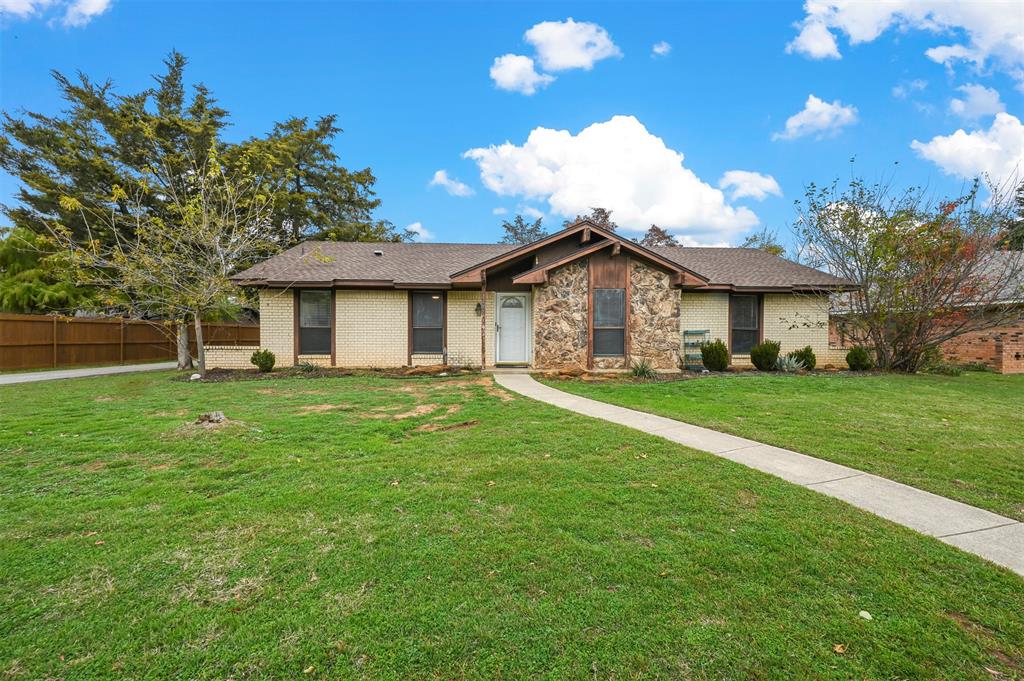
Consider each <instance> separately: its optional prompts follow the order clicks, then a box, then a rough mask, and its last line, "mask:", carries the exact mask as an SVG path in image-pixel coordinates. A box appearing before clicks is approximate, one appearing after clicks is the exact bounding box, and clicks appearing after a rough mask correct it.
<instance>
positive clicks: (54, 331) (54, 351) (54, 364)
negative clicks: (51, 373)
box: [53, 316, 57, 369]
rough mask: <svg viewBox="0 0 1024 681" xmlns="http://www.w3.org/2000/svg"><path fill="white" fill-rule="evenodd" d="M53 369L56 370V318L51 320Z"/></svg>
mask: <svg viewBox="0 0 1024 681" xmlns="http://www.w3.org/2000/svg"><path fill="white" fill-rule="evenodd" d="M53 368H54V369H56V368H57V317H56V316H54V318H53Z"/></svg>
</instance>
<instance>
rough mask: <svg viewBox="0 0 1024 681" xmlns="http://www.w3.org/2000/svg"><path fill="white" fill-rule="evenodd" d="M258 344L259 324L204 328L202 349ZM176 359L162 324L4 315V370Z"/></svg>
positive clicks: (0, 358)
mask: <svg viewBox="0 0 1024 681" xmlns="http://www.w3.org/2000/svg"><path fill="white" fill-rule="evenodd" d="M190 331H191V328H190ZM193 335H194V334H192V333H190V334H189V345H190V347H191V349H192V354H193V356H194V355H195V352H196V344H195V338H193V337H192V336H193ZM259 342H260V327H259V326H258V325H255V324H221V323H210V324H203V343H204V345H253V346H256V345H259ZM177 356H178V352H177V343H176V341H175V329H174V327H173V326H169V325H165V324H163V323H161V322H145V321H139V320H135V319H120V318H113V319H111V318H88V317H57V316H50V315H26V314H7V313H0V371H2V370H5V369H42V368H51V367H52V368H56V367H72V366H83V365H92V364H131V363H135V362H160V361H166V360H173V359H177Z"/></svg>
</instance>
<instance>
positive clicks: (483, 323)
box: [480, 270, 487, 370]
mask: <svg viewBox="0 0 1024 681" xmlns="http://www.w3.org/2000/svg"><path fill="white" fill-rule="evenodd" d="M486 366H487V271H486V270H485V271H483V272H481V273H480V369H481V370H483V368H484V367H486Z"/></svg>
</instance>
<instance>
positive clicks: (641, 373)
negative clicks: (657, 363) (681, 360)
mask: <svg viewBox="0 0 1024 681" xmlns="http://www.w3.org/2000/svg"><path fill="white" fill-rule="evenodd" d="M629 371H630V373H632V374H633V376H634V377H635V378H642V379H645V380H650V379H652V378H654V377H656V376H657V375H658V373H657V372H656V371H655V370H654V367H652V366H651V363H650V361H649V360H647V359H645V358H641V359H638V360H636V361H634V362H633V363H632V364H630V365H629Z"/></svg>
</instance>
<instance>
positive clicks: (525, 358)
mask: <svg viewBox="0 0 1024 681" xmlns="http://www.w3.org/2000/svg"><path fill="white" fill-rule="evenodd" d="M497 304H498V315H497V324H498V353H497V354H498V361H499V362H502V363H506V362H508V363H524V364H525V363H527V362H529V361H530V342H529V323H530V294H528V293H499V294H498V300H497Z"/></svg>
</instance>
